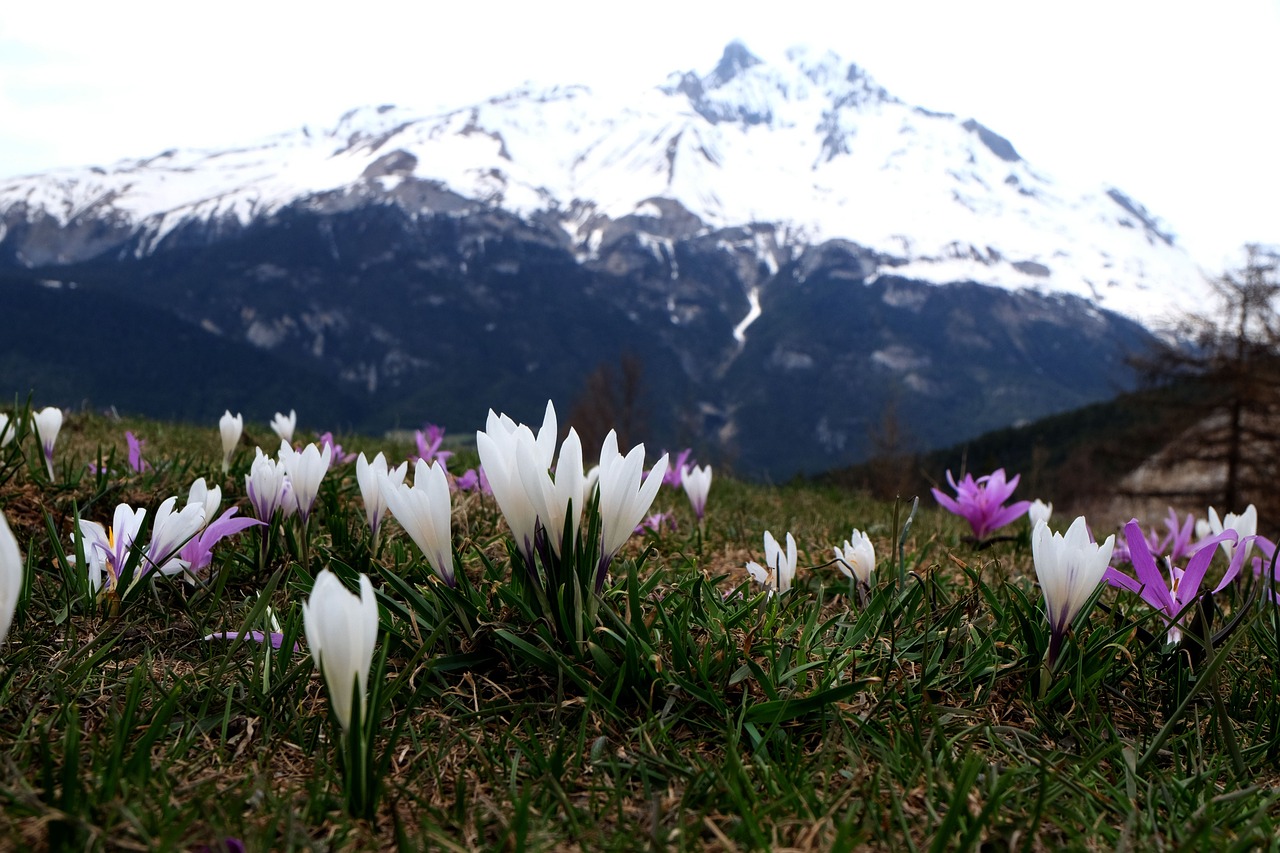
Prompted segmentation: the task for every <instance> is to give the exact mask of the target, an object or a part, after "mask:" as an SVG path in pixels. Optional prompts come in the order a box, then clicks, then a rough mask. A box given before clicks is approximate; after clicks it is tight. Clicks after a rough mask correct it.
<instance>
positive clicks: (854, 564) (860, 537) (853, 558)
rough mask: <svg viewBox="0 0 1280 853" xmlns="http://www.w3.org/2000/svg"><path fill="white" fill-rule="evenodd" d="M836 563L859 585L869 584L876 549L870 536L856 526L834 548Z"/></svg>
mask: <svg viewBox="0 0 1280 853" xmlns="http://www.w3.org/2000/svg"><path fill="white" fill-rule="evenodd" d="M835 555H836V565H837V566H838V567H839V568H840V571H842V572H844V575H845V577H847V578H853V579H855V580H856V581H857V582H858V584H859V585H860V586H866V587H869V586H871V573H872V572H874V571H875V569H876V549H875V546H874V545H872V544H871V537H869V536H867V534H865V533H863V532H862V531H861V530H859V529H858V528H856V527H855V528H854V529H853V534H852V535H851V536H850V537H849V538H848V539H846V540H845V542H844V545H843V546H841V547H839V548H836V549H835Z"/></svg>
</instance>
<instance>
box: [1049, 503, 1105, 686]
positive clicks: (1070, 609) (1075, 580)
mask: <svg viewBox="0 0 1280 853" xmlns="http://www.w3.org/2000/svg"><path fill="white" fill-rule="evenodd" d="M1115 543H1116V537H1115V534H1112V535H1111V536H1108V537H1107V539H1106V541H1105V542H1103V543H1102V544H1101V545H1099V544H1097V543H1095V542H1092V541H1091V540H1090V538H1089V528H1088V527H1087V526H1086V525H1085V520H1084V516H1079V517H1078V518H1076V520H1075V521H1073V522H1071V526H1070V527H1069V528H1067V532H1066V535H1065V536H1064V535H1063V534H1061V533H1054V532H1053V531H1051V530H1050V529H1049V525H1047V524H1043V523H1041V524H1038V525H1036V529H1035V530H1033V531H1032V532H1031V556H1032V559H1033V560H1034V562H1035V567H1036V579H1037V580H1038V581H1039V582H1040V589H1041V591H1042V592H1043V593H1044V606H1045V611H1046V612H1047V613H1048V617H1049V632H1050V634H1049V654H1048V662H1049V664H1050V666H1052V664H1053V662H1054V661H1055V660H1057V658H1058V652H1059V651H1060V650H1061V648H1062V638H1063V637H1064V636H1065V635H1066V633H1067V629H1068V628H1070V627H1071V623H1072V622H1074V621H1075V618H1076V615H1077V614H1078V613H1079V612H1080V608H1082V607H1084V605H1085V603H1086V602H1087V601H1088V600H1089V598H1090V597H1091V596H1092V595H1093V593H1094V590H1096V589H1097V588H1098V584H1100V583H1102V579H1103V576H1104V575H1105V574H1106V572H1107V564H1108V563H1109V562H1110V561H1111V550H1112V548H1113V547H1115Z"/></svg>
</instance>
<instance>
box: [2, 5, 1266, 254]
mask: <svg viewBox="0 0 1280 853" xmlns="http://www.w3.org/2000/svg"><path fill="white" fill-rule="evenodd" d="M735 38H736V39H740V40H742V41H743V42H744V43H745V44H746V45H747V46H748V47H749V48H750V49H751V50H752V51H754V52H755V53H757V54H759V55H761V56H762V57H764V58H766V59H767V58H769V57H770V56H774V55H779V54H780V53H781V52H782V51H783V50H785V49H786V48H787V47H790V46H792V45H797V44H806V45H808V46H810V47H812V48H816V49H820V50H834V51H835V52H836V53H838V54H840V55H841V56H842V57H843V58H844V59H845V60H847V61H852V62H857V63H858V64H860V65H862V66H863V67H864V68H865V69H867V70H868V71H869V72H870V73H871V74H872V75H873V76H874V77H876V78H877V79H878V80H879V82H880V83H881V84H882V85H883V86H884V87H885V88H886V89H888V90H889V91H890V92H892V93H893V94H895V95H897V96H898V97H900V98H902V99H903V100H905V101H907V102H909V103H913V104H917V105H920V106H925V107H928V108H930V109H935V110H944V111H949V112H954V113H957V114H959V115H961V116H972V117H974V118H976V119H978V120H979V121H981V122H982V123H984V124H986V125H987V126H988V127H990V128H992V129H993V130H995V131H997V132H998V133H1001V134H1003V135H1004V136H1006V137H1008V138H1009V140H1010V141H1011V142H1013V144H1014V145H1015V146H1016V147H1017V149H1018V150H1019V152H1020V153H1021V154H1022V155H1023V156H1024V157H1025V158H1026V159H1028V160H1029V161H1030V162H1031V164H1032V165H1033V166H1034V167H1036V168H1038V169H1039V170H1040V171H1042V172H1046V173H1048V174H1051V175H1058V176H1062V177H1068V178H1076V177H1081V178H1084V179H1086V180H1090V181H1094V182H1107V183H1110V184H1114V185H1116V186H1119V187H1120V188H1122V189H1123V190H1125V191H1126V192H1127V193H1129V194H1130V195H1131V196H1133V197H1134V198H1135V199H1137V200H1139V201H1140V202H1142V203H1143V204H1145V205H1146V206H1147V207H1148V208H1149V209H1150V210H1151V211H1152V212H1153V213H1155V214H1156V215H1157V216H1159V217H1161V218H1162V219H1163V220H1164V221H1165V223H1166V224H1167V225H1168V226H1169V227H1170V228H1171V229H1172V230H1173V231H1174V232H1175V233H1176V234H1178V235H1179V238H1180V239H1181V240H1182V242H1183V243H1184V245H1186V246H1187V248H1188V249H1189V250H1190V251H1191V252H1192V254H1193V256H1195V257H1196V258H1197V259H1198V260H1199V261H1200V262H1201V263H1202V264H1203V265H1205V266H1206V268H1208V269H1210V270H1214V269H1221V268H1222V267H1223V266H1224V265H1225V264H1228V263H1232V262H1234V260H1235V258H1234V257H1233V253H1234V251H1235V250H1236V249H1238V248H1239V247H1240V245H1241V244H1243V243H1244V242H1246V241H1264V242H1272V243H1280V202H1278V201H1277V199H1280V162H1277V160H1278V158H1277V156H1276V154H1275V152H1276V151H1277V150H1280V0H1216V2H1212V3H1210V2H1205V0H1196V1H1195V2H1185V1H1184V0H1166V2H1149V0H1123V2H1117V1H1116V0H1108V1H1107V2H1102V0H1096V2H1095V0H1079V2H1072V3H1065V2H1056V3H1052V4H1050V3H1045V2H1025V0H1022V1H1021V2H995V0H991V2H954V0H950V1H949V2H918V3H909V2H899V0H893V2H886V3H875V4H872V3H863V2H855V0H843V2H841V0H836V1H835V2H823V3H806V2H800V1H799V0H793V2H791V3H790V4H783V3H779V2H776V0H775V2H769V3H764V2H754V0H735V2H718V0H714V2H713V0H632V2H601V0H596V2H577V0H544V2H536V0H534V2H494V1H493V0H490V2H468V3H461V2H456V0H449V2H438V0H430V2H426V0H422V2H408V1H407V0H404V2H395V1H394V0H362V2H361V3H359V4H356V3H349V4H345V5H342V6H338V5H336V4H328V3H322V2H314V0H312V2H296V0H219V2H215V3H200V4H195V3H176V2H173V0H121V2H116V3H103V2H101V0H68V1H66V2H46V3H37V2H9V3H4V4H3V7H0V178H4V177H8V176H12V175H18V174H26V173H30V172H35V171H39V170H43V169H47V168H51V167H56V166H68V165H87V164H105V163H111V162H114V161H116V160H119V159H123V158H132V157H144V156H147V155H150V154H155V153H158V152H160V151H163V150H165V149H167V148H173V147H183V146H194V147H212V148H216V147H222V146H229V145H234V144H238V143H247V142H253V141H256V140H258V139H260V138H262V137H264V136H268V135H271V134H273V133H276V132H280V131H284V130H289V129H292V128H296V127H300V126H302V125H304V124H311V125H318V126H325V125H330V124H333V123H334V122H336V120H337V118H338V116H339V115H341V113H343V112H344V111H346V110H347V109H349V108H352V107H356V106H362V105H366V104H380V103H395V104H398V105H401V106H406V107H412V108H419V109H423V110H431V109H434V108H437V107H441V106H461V105H464V104H467V103H470V102H472V101H475V100H479V99H482V98H486V97H488V96H490V95H494V94H498V93H500V92H503V91H506V90H508V89H511V88H514V87H516V86H518V85H520V84H522V83H524V82H526V81H532V82H535V83H540V84H553V83H585V84H587V85H590V86H592V87H595V88H600V89H605V88H611V89H620V90H623V91H628V90H630V91H636V90H639V89H642V88H645V87H649V86H653V85H657V84H659V83H661V82H662V81H663V80H664V79H665V77H666V75H667V74H668V73H669V72H671V71H676V70H680V71H683V70H695V71H698V72H706V71H709V70H710V69H711V68H712V67H713V66H714V64H715V62H716V60H717V59H718V58H719V55H720V52H721V50H722V49H723V47H724V45H725V44H726V43H728V42H729V41H730V40H732V39H735Z"/></svg>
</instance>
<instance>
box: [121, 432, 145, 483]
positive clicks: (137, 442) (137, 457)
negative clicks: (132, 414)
mask: <svg viewBox="0 0 1280 853" xmlns="http://www.w3.org/2000/svg"><path fill="white" fill-rule="evenodd" d="M124 440H125V441H126V442H127V443H128V445H129V468H130V470H132V471H136V472H138V473H139V474H140V473H142V472H143V471H147V470H150V468H151V463H150V462H148V461H147V460H145V459H143V458H142V445H144V444H146V442H145V441H143V440H142V439H140V438H138V437H137V436H136V435H134V434H133V433H132V432H130V431H128V430H125V434H124Z"/></svg>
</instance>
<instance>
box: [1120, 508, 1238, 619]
mask: <svg viewBox="0 0 1280 853" xmlns="http://www.w3.org/2000/svg"><path fill="white" fill-rule="evenodd" d="M1124 536H1125V540H1126V542H1127V543H1128V545H1129V556H1130V560H1131V561H1132V562H1133V570H1134V573H1135V574H1136V575H1137V578H1136V579H1134V578H1131V577H1129V576H1128V575H1126V574H1124V573H1123V572H1120V571H1118V570H1116V569H1114V568H1108V569H1107V573H1106V575H1105V576H1104V577H1105V578H1106V581H1107V583H1109V584H1111V585H1112V586H1118V587H1120V588H1121V589H1127V590H1128V591H1129V592H1136V593H1137V594H1138V595H1140V596H1142V600H1143V601H1145V602H1147V604H1150V605H1151V606H1152V607H1153V608H1155V609H1156V610H1158V611H1159V612H1160V615H1161V616H1162V617H1163V618H1164V622H1165V625H1166V626H1167V628H1168V632H1169V633H1168V640H1169V642H1170V643H1179V642H1181V641H1182V628H1183V624H1184V622H1185V615H1184V614H1183V611H1184V610H1186V609H1187V607H1188V606H1189V605H1190V604H1191V602H1193V601H1195V599H1196V596H1197V595H1198V594H1199V592H1200V584H1201V583H1202V582H1203V581H1204V575H1205V572H1206V571H1208V569H1209V563H1210V562H1211V561H1212V560H1213V555H1214V554H1215V553H1217V550H1218V549H1217V548H1212V547H1208V546H1211V545H1217V544H1219V543H1221V542H1231V543H1235V542H1237V540H1238V539H1239V537H1238V536H1237V535H1236V532H1235V531H1234V530H1224V531H1222V532H1221V533H1219V534H1218V535H1216V536H1211V537H1209V538H1208V539H1205V540H1202V541H1201V542H1200V543H1199V546H1200V547H1199V549H1198V550H1197V551H1196V552H1195V554H1193V555H1192V556H1191V559H1190V561H1189V562H1188V563H1187V567H1186V568H1185V569H1180V568H1178V567H1177V566H1175V565H1173V563H1172V562H1171V561H1170V560H1169V559H1168V558H1167V557H1166V558H1165V569H1166V570H1167V571H1168V573H1169V576H1168V578H1167V579H1166V578H1165V576H1164V574H1162V573H1161V571H1160V569H1159V568H1158V567H1157V565H1156V560H1155V556H1153V555H1152V553H1151V547H1150V545H1149V544H1148V543H1147V538H1146V535H1145V534H1143V532H1142V525H1140V524H1138V520H1137V519H1136V518H1135V519H1133V520H1131V521H1130V522H1129V523H1128V524H1126V525H1125V526H1124ZM1246 538H1248V537H1246ZM1240 544H1241V545H1243V544H1244V543H1240ZM1246 551H1247V549H1246V548H1243V547H1239V548H1236V549H1235V554H1234V556H1233V557H1232V558H1231V565H1230V566H1229V567H1228V568H1227V573H1226V574H1225V575H1223V576H1222V580H1221V581H1220V582H1219V583H1218V585H1217V586H1216V587H1214V588H1213V592H1214V593H1218V592H1220V591H1222V590H1223V589H1224V588H1225V587H1226V586H1227V584H1229V583H1231V581H1233V580H1235V577H1236V575H1238V574H1239V573H1240V567H1241V566H1242V565H1243V564H1244V557H1245V553H1246Z"/></svg>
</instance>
